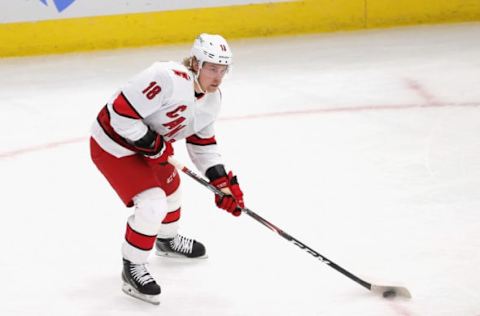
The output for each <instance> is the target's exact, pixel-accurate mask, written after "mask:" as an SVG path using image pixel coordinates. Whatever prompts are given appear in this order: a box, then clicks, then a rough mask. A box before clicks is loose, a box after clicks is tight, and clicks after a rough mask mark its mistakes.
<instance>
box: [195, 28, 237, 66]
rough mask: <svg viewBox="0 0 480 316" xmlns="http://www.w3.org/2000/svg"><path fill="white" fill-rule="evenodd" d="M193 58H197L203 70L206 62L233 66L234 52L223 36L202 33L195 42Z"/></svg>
mask: <svg viewBox="0 0 480 316" xmlns="http://www.w3.org/2000/svg"><path fill="white" fill-rule="evenodd" d="M191 56H195V58H196V59H197V60H198V65H199V67H200V68H202V66H203V63H204V62H209V63H213V64H219V65H227V66H229V65H231V64H232V51H231V50H230V47H229V46H228V43H227V41H226V40H225V39H224V38H223V37H222V36H221V35H214V34H207V33H202V34H200V35H198V37H197V38H196V39H195V41H194V42H193V47H192V51H191Z"/></svg>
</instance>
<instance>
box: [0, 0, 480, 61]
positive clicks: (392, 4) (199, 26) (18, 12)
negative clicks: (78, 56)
mask: <svg viewBox="0 0 480 316" xmlns="http://www.w3.org/2000/svg"><path fill="white" fill-rule="evenodd" d="M1 12H2V13H0V57H5V56H24V55H36V54H50V53H64V52H71V51H85V50H98V49H110V48H117V47H136V46H146V45H160V44H171V43H183V42H191V41H192V39H193V38H194V37H195V36H196V35H197V34H198V33H200V32H211V33H221V34H223V35H224V36H225V37H227V38H229V39H235V38H245V37H261V36H275V35H284V34H285V35H289V34H303V33H319V32H332V31H340V30H354V29H366V28H376V27H389V26H397V25H410V24H420V23H446V22H462V21H479V20H480V1H478V0H425V1H418V0H403V1H393V0H336V1H331V0H305V1H281V0H277V1H266V0H250V1H247V0H233V1H232V0H231V1H227V0H209V1H194V0H182V1H169V2H167V1H147V0H125V1H118V0H104V1H94V0H32V1H11V2H10V3H7V4H2V10H1Z"/></svg>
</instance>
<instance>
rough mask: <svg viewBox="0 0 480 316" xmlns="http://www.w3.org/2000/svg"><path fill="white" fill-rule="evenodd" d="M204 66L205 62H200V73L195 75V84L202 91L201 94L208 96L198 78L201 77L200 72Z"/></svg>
mask: <svg viewBox="0 0 480 316" xmlns="http://www.w3.org/2000/svg"><path fill="white" fill-rule="evenodd" d="M202 66H203V62H202V63H200V62H199V63H198V71H197V73H196V74H195V75H194V80H195V83H196V84H197V87H198V89H199V90H200V93H203V94H206V93H207V91H206V90H204V89H203V87H202V85H201V84H200V81H198V77H199V76H200V70H202Z"/></svg>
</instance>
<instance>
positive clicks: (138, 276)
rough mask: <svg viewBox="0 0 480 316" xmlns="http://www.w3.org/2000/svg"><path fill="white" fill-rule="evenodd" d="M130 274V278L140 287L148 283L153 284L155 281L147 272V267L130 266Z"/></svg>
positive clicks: (141, 265) (139, 265)
mask: <svg viewBox="0 0 480 316" xmlns="http://www.w3.org/2000/svg"><path fill="white" fill-rule="evenodd" d="M130 273H131V274H132V277H133V278H134V279H135V281H137V282H138V283H140V284H141V285H145V284H147V283H150V282H154V281H155V279H154V278H153V277H152V276H151V274H150V273H149V272H148V270H147V267H146V266H145V265H144V264H132V265H131V266H130Z"/></svg>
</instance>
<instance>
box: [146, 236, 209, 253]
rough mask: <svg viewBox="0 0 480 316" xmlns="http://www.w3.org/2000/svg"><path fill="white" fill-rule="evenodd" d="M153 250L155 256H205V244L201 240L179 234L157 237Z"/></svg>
mask: <svg viewBox="0 0 480 316" xmlns="http://www.w3.org/2000/svg"><path fill="white" fill-rule="evenodd" d="M155 250H156V254H157V256H164V257H174V258H190V259H203V258H207V255H206V251H205V246H204V245H203V244H202V243H201V242H198V241H196V240H195V239H191V238H187V237H184V236H182V235H179V234H177V235H176V236H175V237H174V238H168V239H162V238H157V240H156V241H155Z"/></svg>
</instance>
